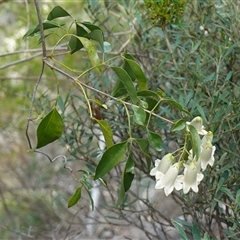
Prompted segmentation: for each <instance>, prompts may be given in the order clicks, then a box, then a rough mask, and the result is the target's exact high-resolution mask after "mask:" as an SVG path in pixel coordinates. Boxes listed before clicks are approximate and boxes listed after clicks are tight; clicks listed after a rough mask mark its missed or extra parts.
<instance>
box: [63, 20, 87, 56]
mask: <svg viewBox="0 0 240 240" xmlns="http://www.w3.org/2000/svg"><path fill="white" fill-rule="evenodd" d="M87 33H88V32H87V31H86V30H85V29H84V28H83V27H81V26H80V25H79V24H77V23H76V31H75V33H74V36H71V38H70V41H69V43H68V47H69V48H70V50H71V54H73V53H75V52H77V51H78V50H80V49H82V48H83V44H82V43H81V41H80V40H79V39H78V38H77V37H84V36H85V35H86V34H87Z"/></svg>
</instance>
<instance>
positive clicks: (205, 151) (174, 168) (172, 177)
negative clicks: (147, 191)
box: [150, 117, 216, 196]
mask: <svg viewBox="0 0 240 240" xmlns="http://www.w3.org/2000/svg"><path fill="white" fill-rule="evenodd" d="M189 125H191V126H193V127H194V128H195V129H196V130H197V132H198V134H199V135H200V136H203V137H202V139H201V146H200V149H201V151H200V154H199V156H198V158H196V156H195V155H194V153H193V150H192V149H191V150H190V151H189V152H188V159H185V160H181V159H180V161H178V162H176V163H175V157H174V156H173V154H171V153H168V154H166V155H165V156H164V157H163V158H162V159H161V160H159V159H157V160H156V161H155V167H154V168H153V169H152V170H151V172H150V175H151V176H155V178H156V185H155V189H164V192H165V194H166V196H168V195H169V194H170V193H171V192H172V191H173V189H174V188H175V189H176V190H183V193H184V194H186V193H188V192H189V191H190V189H192V190H193V191H194V192H198V185H199V183H200V182H201V181H202V179H203V177H204V175H203V173H202V171H204V170H205V169H206V168H207V166H208V165H210V166H213V163H214V152H215V150H216V147H215V146H213V145H212V139H213V134H212V132H211V131H206V130H205V129H204V126H203V123H202V118H201V117H196V118H194V119H193V120H192V121H191V122H187V123H186V130H187V131H188V126H189ZM183 151H185V149H183Z"/></svg>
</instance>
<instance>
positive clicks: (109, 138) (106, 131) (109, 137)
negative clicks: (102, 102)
mask: <svg viewBox="0 0 240 240" xmlns="http://www.w3.org/2000/svg"><path fill="white" fill-rule="evenodd" d="M94 120H95V121H96V122H97V123H98V124H99V126H100V128H101V131H102V133H103V136H104V139H105V142H106V145H107V148H110V147H111V146H112V145H113V133H112V129H111V128H110V126H109V124H108V123H107V122H106V121H105V120H98V119H96V118H94Z"/></svg>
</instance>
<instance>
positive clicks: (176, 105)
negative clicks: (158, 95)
mask: <svg viewBox="0 0 240 240" xmlns="http://www.w3.org/2000/svg"><path fill="white" fill-rule="evenodd" d="M164 100H165V101H166V102H167V103H168V104H169V105H170V106H173V107H175V108H176V109H178V110H180V111H182V112H185V113H186V114H188V115H189V116H191V113H190V112H189V111H188V110H186V109H184V108H183V107H182V105H181V104H180V103H178V102H177V101H175V100H173V99H168V98H167V99H164Z"/></svg>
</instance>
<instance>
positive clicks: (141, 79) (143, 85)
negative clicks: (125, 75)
mask: <svg viewBox="0 0 240 240" xmlns="http://www.w3.org/2000/svg"><path fill="white" fill-rule="evenodd" d="M125 59H126V61H127V62H128V64H129V65H130V67H131V68H132V71H133V72H134V74H135V76H136V78H137V80H138V86H139V89H140V90H146V89H147V78H146V77H145V75H144V73H143V70H142V69H141V67H140V66H139V64H138V63H137V62H135V60H132V59H128V58H125Z"/></svg>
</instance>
